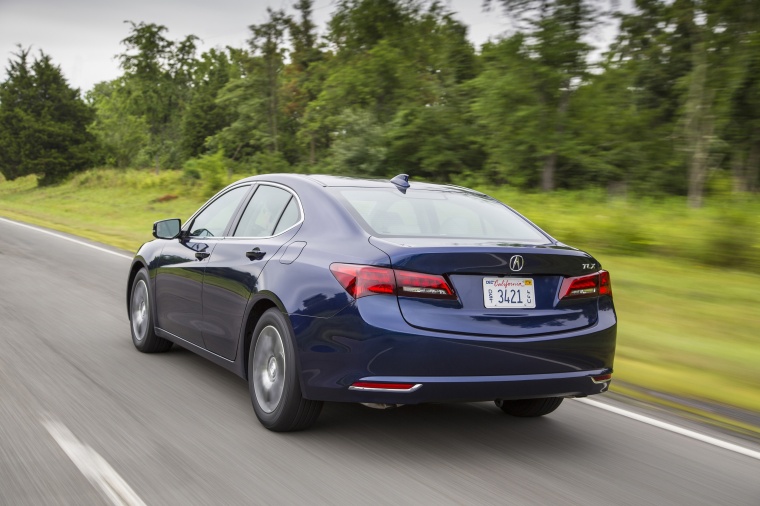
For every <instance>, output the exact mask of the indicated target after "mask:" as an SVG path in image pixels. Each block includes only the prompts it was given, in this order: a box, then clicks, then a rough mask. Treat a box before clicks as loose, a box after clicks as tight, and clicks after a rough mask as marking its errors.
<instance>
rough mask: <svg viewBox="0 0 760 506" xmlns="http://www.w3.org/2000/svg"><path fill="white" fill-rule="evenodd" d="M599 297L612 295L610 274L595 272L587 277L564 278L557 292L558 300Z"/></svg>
mask: <svg viewBox="0 0 760 506" xmlns="http://www.w3.org/2000/svg"><path fill="white" fill-rule="evenodd" d="M600 295H610V296H611V295H612V284H611V283H610V273H609V272H607V271H599V272H595V273H594V274H589V275H588V276H578V277H575V278H565V279H564V280H563V281H562V287H561V288H560V290H559V298H560V300H562V299H580V298H583V297H599V296H600Z"/></svg>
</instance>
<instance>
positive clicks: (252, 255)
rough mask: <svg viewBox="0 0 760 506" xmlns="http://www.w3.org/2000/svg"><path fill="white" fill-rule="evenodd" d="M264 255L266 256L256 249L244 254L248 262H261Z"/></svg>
mask: <svg viewBox="0 0 760 506" xmlns="http://www.w3.org/2000/svg"><path fill="white" fill-rule="evenodd" d="M264 255H266V252H264V251H261V250H260V249H259V248H258V247H256V248H253V249H252V250H251V251H247V252H246V253H245V256H247V257H248V258H249V259H250V260H261V259H262V258H264Z"/></svg>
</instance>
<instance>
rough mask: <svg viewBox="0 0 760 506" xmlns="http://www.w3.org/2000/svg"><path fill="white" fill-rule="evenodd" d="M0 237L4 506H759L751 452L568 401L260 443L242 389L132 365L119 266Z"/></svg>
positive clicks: (0, 486) (38, 236) (421, 416)
mask: <svg viewBox="0 0 760 506" xmlns="http://www.w3.org/2000/svg"><path fill="white" fill-rule="evenodd" d="M0 236H1V237H2V241H0V346H1V347H2V348H1V350H0V504H2V505H26V504H29V505H41V504H45V505H48V504H76V505H90V504H106V505H108V504H128V505H141V504H147V505H161V504H181V505H190V504H224V505H235V504H268V505H271V504H306V503H308V504H421V505H430V504H434V505H445V504H520V505H522V504H557V505H559V504H562V505H570V504H578V505H581V504H582V505H597V504H598V505H605V506H608V505H610V504H619V505H622V504H631V505H634V504H635V505H638V504H653V505H658V506H664V505H701V504H704V505H718V504H720V505H750V506H758V505H760V453H758V452H760V447H759V445H757V444H755V443H754V442H752V441H739V440H732V439H731V436H730V435H721V434H715V433H712V432H711V431H710V429H708V428H700V427H693V426H692V427H689V428H691V429H692V430H694V429H696V430H697V431H698V432H700V433H702V434H705V435H706V436H712V437H718V438H720V439H721V440H723V441H727V442H729V443H732V442H733V443H738V444H739V445H740V446H741V448H743V449H744V451H745V453H744V454H742V453H739V452H737V451H736V448H735V447H730V446H729V448H728V449H726V448H720V447H717V446H715V445H713V444H709V443H706V442H704V441H699V440H696V439H694V438H692V437H687V436H685V435H683V434H678V433H674V432H671V431H669V430H666V429H664V428H662V427H656V426H652V425H650V424H647V423H643V422H642V421H639V420H634V419H631V418H628V417H626V416H621V414H618V413H613V412H609V411H606V410H604V409H600V408H599V407H598V406H595V405H593V404H585V403H582V402H579V401H574V400H573V401H566V402H565V403H564V404H563V405H562V406H561V407H560V408H559V409H558V410H557V411H556V412H554V413H553V414H551V415H549V416H547V417H544V418H542V419H534V420H523V419H515V418H510V417H508V416H506V415H504V414H502V413H501V411H500V410H498V409H497V408H496V407H495V406H494V405H493V404H492V403H477V404H462V405H427V406H409V407H404V408H400V409H396V410H390V411H377V410H371V409H369V408H365V407H363V406H360V405H342V404H327V405H326V406H325V409H324V410H323V412H322V416H321V417H320V419H319V421H318V422H317V424H316V425H315V426H314V428H313V429H311V430H309V431H306V432H301V433H293V434H275V433H272V432H269V431H267V430H266V429H264V428H263V427H261V426H260V425H259V423H258V421H257V420H256V417H255V416H254V414H253V410H252V408H251V405H250V400H249V397H248V391H247V384H246V382H245V381H244V380H242V379H240V378H238V377H237V376H235V375H233V374H232V373H229V372H227V371H225V370H223V369H221V368H220V367H217V366H215V365H213V364H212V363H210V362H207V361H206V360H204V359H202V358H200V357H198V356H196V355H194V354H192V353H190V352H188V351H185V350H183V349H181V348H179V347H176V346H175V347H174V348H173V349H172V351H170V352H169V353H166V354H158V355H145V354H141V353H138V352H137V351H136V350H135V349H134V348H133V346H132V342H131V339H130V333H129V327H128V320H127V312H126V309H125V285H126V276H127V269H128V267H129V263H130V260H129V254H128V253H125V252H123V251H118V250H113V249H110V248H108V247H106V246H102V245H96V244H94V243H87V242H86V241H83V242H84V243H87V244H89V245H90V246H87V245H85V244H83V243H82V242H75V240H66V239H64V238H62V236H61V235H51V234H50V233H49V232H48V233H45V232H43V231H40V230H38V229H33V228H30V227H26V226H21V225H18V224H14V223H11V222H9V221H7V220H2V219H0ZM65 237H69V236H65ZM92 246H95V247H92ZM595 399H597V400H599V401H602V402H605V403H609V402H610V401H609V400H605V399H604V396H597V397H596V398H595ZM623 408H624V409H625V410H628V411H630V408H627V407H623ZM648 416H651V414H649V415H648ZM654 416H655V418H656V417H657V416H658V415H657V414H655V415H654ZM679 423H680V424H681V425H685V424H688V422H679ZM740 451H741V449H740Z"/></svg>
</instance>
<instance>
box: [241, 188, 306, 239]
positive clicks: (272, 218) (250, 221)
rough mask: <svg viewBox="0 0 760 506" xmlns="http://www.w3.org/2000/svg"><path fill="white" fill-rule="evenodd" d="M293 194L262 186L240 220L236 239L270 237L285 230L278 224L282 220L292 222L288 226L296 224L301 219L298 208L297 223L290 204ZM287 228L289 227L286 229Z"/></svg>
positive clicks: (296, 213) (296, 211)
mask: <svg viewBox="0 0 760 506" xmlns="http://www.w3.org/2000/svg"><path fill="white" fill-rule="evenodd" d="M291 200H295V199H294V198H293V194H291V193H290V192H289V191H286V190H283V189H282V188H278V187H276V186H268V185H261V186H259V188H258V189H257V190H256V193H254V194H253V198H252V199H251V201H250V202H249V203H248V206H247V207H246V208H245V211H244V212H243V216H242V217H241V218H240V223H239V224H238V226H237V228H236V229H235V233H234V236H235V237H269V236H271V235H274V234H275V228H277V230H280V231H281V230H284V228H281V227H280V226H279V225H278V223H280V222H281V221H282V218H286V219H287V220H290V221H291V223H290V225H288V226H291V225H293V224H295V223H296V222H297V221H298V218H299V215H298V213H299V211H298V206H297V204H296V209H295V215H296V216H295V221H292V220H293V211H292V210H290V206H289V203H290V201H291ZM286 228H287V227H286Z"/></svg>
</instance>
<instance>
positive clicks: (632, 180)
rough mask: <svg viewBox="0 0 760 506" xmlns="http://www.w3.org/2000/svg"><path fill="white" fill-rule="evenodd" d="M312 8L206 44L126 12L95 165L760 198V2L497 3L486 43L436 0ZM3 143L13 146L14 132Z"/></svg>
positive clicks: (104, 92) (342, 0) (5, 161)
mask: <svg viewBox="0 0 760 506" xmlns="http://www.w3.org/2000/svg"><path fill="white" fill-rule="evenodd" d="M312 3H313V2H312V1H311V0H299V1H298V2H296V4H295V6H294V9H295V12H293V13H288V12H285V11H281V10H276V11H275V10H270V11H269V16H268V20H267V21H266V22H264V23H262V24H260V25H254V26H251V27H250V30H251V38H250V40H249V43H248V46H247V47H244V48H230V47H228V48H225V49H220V48H217V49H212V50H210V51H207V52H205V53H203V54H201V55H197V54H196V53H197V51H196V45H195V41H196V38H195V37H194V36H192V35H189V36H187V37H186V38H185V39H183V40H181V41H172V40H169V39H167V38H166V31H167V28H166V27H164V26H160V25H155V24H149V23H130V24H129V29H130V32H129V35H128V36H127V37H126V38H125V39H124V40H123V41H122V43H123V46H124V52H123V54H120V55H118V58H119V61H120V62H121V68H122V70H123V73H122V75H121V76H120V77H118V78H117V79H115V80H113V81H111V82H104V83H99V84H98V85H96V86H95V87H94V88H93V89H92V90H90V91H89V93H88V94H87V99H88V101H89V103H90V104H91V106H92V108H93V109H94V111H95V118H94V121H92V122H91V124H90V127H89V131H90V132H91V133H92V134H93V135H94V136H95V137H96V138H97V140H98V141H99V142H98V143H99V150H98V156H99V160H98V161H99V162H100V163H105V164H107V165H110V166H114V167H131V166H142V167H148V166H149V167H154V168H155V170H156V171H159V170H160V169H161V168H180V167H185V168H186V171H187V173H188V176H189V177H197V178H204V177H205V174H216V175H217V176H218V174H220V173H224V172H225V171H227V172H231V171H233V170H235V171H236V172H247V173H257V172H272V171H299V172H330V173H338V174H352V175H370V176H392V175H395V174H397V173H399V172H406V173H409V174H412V175H413V177H416V178H427V179H433V180H437V181H451V182H455V183H459V184H508V185H511V186H513V187H517V188H522V189H533V188H535V189H542V190H544V191H550V190H554V189H557V188H590V187H593V188H605V189H608V190H610V191H612V192H614V193H623V192H634V193H636V194H642V195H664V194H680V195H687V194H688V196H689V201H690V203H691V204H692V205H693V206H695V207H698V206H700V205H701V204H702V199H703V197H704V195H705V194H707V193H709V192H710V191H715V190H716V189H721V190H726V189H727V188H729V187H730V188H729V190H733V191H744V192H746V191H757V190H758V183H759V181H758V179H759V178H758V173H759V172H760V0H673V1H670V0H667V1H666V0H636V1H635V5H634V10H633V11H632V12H630V13H626V14H621V13H614V12H611V11H610V7H611V5H612V4H609V3H605V0H542V1H538V0H491V1H486V2H485V4H486V6H490V7H491V8H494V9H503V10H504V12H505V13H506V14H507V15H509V17H510V19H513V20H514V27H515V29H514V30H513V33H512V34H510V35H508V36H504V37H502V38H499V39H497V40H493V41H491V42H489V43H487V44H485V45H484V46H483V48H482V49H481V50H480V51H477V50H476V49H475V48H473V46H472V44H471V43H470V42H469V41H468V39H467V27H466V26H464V25H463V24H462V23H461V22H459V21H457V20H456V18H455V15H454V14H453V13H452V12H450V11H449V10H448V9H447V8H446V7H445V4H444V3H443V2H437V1H430V0H338V1H337V2H335V10H334V12H333V14H332V18H331V19H330V21H329V23H328V25H327V27H326V29H325V33H322V34H319V33H318V32H317V28H316V26H315V25H314V23H313V21H312V17H311V9H312ZM614 20H619V25H620V28H619V32H618V36H617V39H616V40H615V42H614V43H613V44H612V45H611V46H610V47H609V48H608V51H607V52H606V53H605V54H604V56H603V57H602V59H601V60H598V61H597V62H596V63H594V64H592V63H590V62H591V59H590V54H592V51H593V49H594V48H593V44H591V43H590V41H593V39H594V37H593V34H594V33H595V30H599V29H600V28H599V25H600V24H601V23H606V24H610V23H612V22H613V21H614ZM44 61H46V62H48V63H47V64H48V65H49V59H48V58H47V57H45V58H44ZM19 64H20V63H19V62H15V63H14V62H12V64H11V66H12V69H13V68H14V67H13V66H14V65H19ZM23 65H26V64H23ZM23 65H22V66H23ZM17 74H18V72H16V73H14V72H10V73H9V76H10V77H9V79H8V82H7V83H4V84H3V90H4V91H3V93H4V95H3V96H2V97H0V100H1V101H2V102H1V103H0V106H2V108H3V110H4V111H5V110H6V109H8V108H9V107H11V106H10V105H9V104H8V102H9V100H11V99H10V98H8V93H9V91H8V90H10V89H11V88H14V87H15V88H17V89H22V88H23V87H24V86H31V84H24V82H23V79H21V78H20V76H19V75H17ZM13 107H16V109H15V110H21V109H18V108H19V107H22V106H13ZM4 114H7V113H4ZM24 114H27V115H30V117H32V118H36V119H39V120H40V121H42V120H43V119H44V118H43V117H42V116H39V115H38V114H39V113H38V112H37V110H35V109H25V110H24ZM72 114H73V113H72ZM77 114H79V116H76V115H72V116H71V118H69V119H70V122H71V124H72V125H74V124H75V123H76V122H79V121H81V114H83V113H77ZM75 116H76V117H75ZM3 117H4V118H5V116H3ZM4 121H5V122H6V124H8V123H7V122H8V121H9V120H7V119H6V120H4ZM76 124H77V125H78V124H79V123H76ZM72 128H73V127H72ZM77 128H78V127H77ZM3 135H5V137H2V140H1V141H0V142H2V145H3V147H4V149H3V151H6V149H5V146H6V145H12V144H13V143H14V142H16V140H15V139H16V137H14V135H16V134H14V133H11V134H8V133H7V131H6V133H5V134H3ZM9 135H10V137H9ZM75 141H76V142H79V144H76V145H81V142H80V141H79V140H78V139H72V143H73V142H75ZM8 143H10V144H8ZM73 145H74V144H72V146H73ZM75 151H76V149H72V150H71V155H72V156H74V154H75V153H74V152H75ZM19 152H20V151H19ZM9 156H10V155H6V156H5V157H4V158H2V159H0V164H2V170H3V173H4V174H6V177H10V178H12V177H14V175H15V174H16V172H14V171H17V170H20V169H17V168H16V167H17V164H15V165H14V162H12V160H10V158H9ZM63 158H65V157H63ZM63 158H61V160H63ZM72 160H74V158H72ZM77 160H78V159H77ZM62 163H63V162H62ZM65 163H66V164H68V165H65V164H64V165H62V167H63V168H62V169H61V170H62V171H64V172H65V171H66V170H69V168H74V167H75V166H78V165H79V164H81V162H80V161H76V162H75V163H74V162H68V161H66V162H65ZM199 167H210V168H209V169H200V168H199ZM23 170H25V171H28V170H30V169H28V168H27V169H23ZM24 173H26V172H24ZM217 176H213V177H216V178H217V179H220V178H218V177H217Z"/></svg>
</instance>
